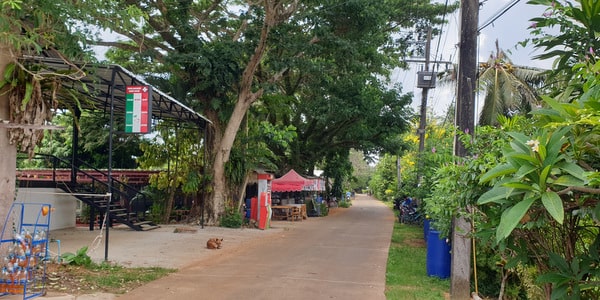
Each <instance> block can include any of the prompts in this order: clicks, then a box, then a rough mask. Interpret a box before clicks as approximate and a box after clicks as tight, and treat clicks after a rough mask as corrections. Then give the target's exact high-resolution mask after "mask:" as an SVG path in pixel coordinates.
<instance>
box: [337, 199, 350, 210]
mask: <svg viewBox="0 0 600 300" xmlns="http://www.w3.org/2000/svg"><path fill="white" fill-rule="evenodd" d="M350 206H352V201H346V200H342V201H340V202H338V207H342V208H349V207H350Z"/></svg>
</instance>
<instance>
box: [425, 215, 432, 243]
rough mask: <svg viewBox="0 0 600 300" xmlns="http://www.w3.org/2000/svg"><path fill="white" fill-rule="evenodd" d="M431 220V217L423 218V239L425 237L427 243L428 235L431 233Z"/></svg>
mask: <svg viewBox="0 0 600 300" xmlns="http://www.w3.org/2000/svg"><path fill="white" fill-rule="evenodd" d="M430 222H431V221H430V220H429V219H425V220H423V239H425V243H427V236H428V235H429V228H430Z"/></svg>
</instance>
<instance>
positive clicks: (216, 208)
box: [208, 75, 253, 223]
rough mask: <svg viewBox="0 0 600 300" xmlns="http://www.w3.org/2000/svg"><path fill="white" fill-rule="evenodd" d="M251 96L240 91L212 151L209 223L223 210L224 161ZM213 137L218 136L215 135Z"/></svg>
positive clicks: (227, 157) (226, 192)
mask: <svg viewBox="0 0 600 300" xmlns="http://www.w3.org/2000/svg"><path fill="white" fill-rule="evenodd" d="M252 76H253V75H252ZM251 98H253V97H252V95H250V97H248V94H247V93H240V96H239V98H238V99H240V100H238V102H237V103H236V105H235V108H234V110H233V113H232V114H231V118H230V119H229V122H227V127H226V128H225V132H224V133H223V136H222V137H221V138H220V139H219V140H220V143H218V145H219V146H218V148H217V149H216V150H217V151H215V152H214V159H213V198H212V201H211V202H212V203H211V205H209V207H210V208H209V209H208V213H209V215H208V218H209V223H216V221H217V220H218V219H219V215H220V214H221V213H222V212H223V211H225V201H226V200H227V194H228V189H227V185H226V182H227V179H226V178H225V163H227V162H228V161H229V154H230V153H231V147H233V142H234V141H235V137H236V135H237V132H238V130H239V129H240V125H241V124H242V120H243V119H244V116H245V115H246V111H247V110H248V108H249V107H250V104H251V103H252V101H248V99H251ZM215 139H218V138H216V137H215Z"/></svg>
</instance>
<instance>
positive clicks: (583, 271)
mask: <svg viewBox="0 0 600 300" xmlns="http://www.w3.org/2000/svg"><path fill="white" fill-rule="evenodd" d="M598 241H599V240H598V238H597V239H596V243H595V247H594V249H593V250H595V251H592V252H591V256H588V255H585V256H577V257H575V258H574V259H572V260H571V262H568V261H567V260H565V259H564V258H563V257H561V256H560V255H558V254H556V253H552V252H550V253H548V256H549V259H550V266H551V267H552V268H553V269H554V270H555V271H554V272H548V273H546V274H542V275H540V276H539V277H538V282H540V283H551V284H552V285H553V287H552V298H551V299H553V300H554V299H582V298H583V299H598V297H600V291H598V288H597V284H595V283H594V282H588V281H589V280H590V279H591V280H593V281H596V282H597V280H598V278H600V270H599V269H598V268H595V267H594V266H597V265H598V264H599V263H600V259H599V257H598V253H599V252H598V250H600V249H598V243H597V242H598Z"/></svg>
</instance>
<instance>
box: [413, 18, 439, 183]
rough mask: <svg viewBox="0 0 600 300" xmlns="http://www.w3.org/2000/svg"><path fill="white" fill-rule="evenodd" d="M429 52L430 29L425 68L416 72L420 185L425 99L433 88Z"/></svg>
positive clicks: (425, 114) (424, 127)
mask: <svg viewBox="0 0 600 300" xmlns="http://www.w3.org/2000/svg"><path fill="white" fill-rule="evenodd" d="M430 52H431V27H429V29H428V30H427V42H426V43H425V68H424V70H423V71H422V72H417V77H418V78H417V87H420V88H422V89H423V91H422V92H421V118H420V120H419V129H417V133H418V134H419V156H418V162H417V182H418V183H419V184H420V183H421V176H422V175H423V174H421V171H422V169H423V158H422V156H423V150H425V132H426V127H427V97H428V92H429V89H430V88H434V87H435V73H434V72H429V55H430Z"/></svg>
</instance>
